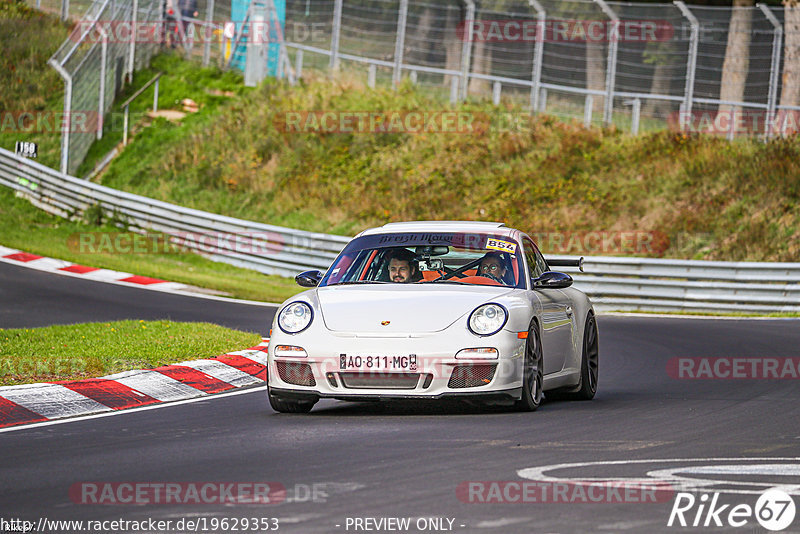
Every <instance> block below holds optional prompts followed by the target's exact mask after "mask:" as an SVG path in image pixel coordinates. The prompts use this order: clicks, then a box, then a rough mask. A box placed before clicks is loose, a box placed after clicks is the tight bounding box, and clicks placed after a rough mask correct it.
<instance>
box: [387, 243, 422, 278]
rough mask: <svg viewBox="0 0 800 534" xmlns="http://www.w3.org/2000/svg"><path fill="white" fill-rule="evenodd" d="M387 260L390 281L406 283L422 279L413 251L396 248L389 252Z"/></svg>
mask: <svg viewBox="0 0 800 534" xmlns="http://www.w3.org/2000/svg"><path fill="white" fill-rule="evenodd" d="M388 260H389V263H388V264H387V268H388V270H389V280H391V281H392V282H398V283H401V284H408V283H410V282H418V281H419V280H421V279H422V276H421V274H420V272H419V269H418V268H417V262H416V260H415V259H414V253H413V252H411V251H409V250H407V249H404V248H398V249H395V250H393V251H392V252H390V253H389V256H388Z"/></svg>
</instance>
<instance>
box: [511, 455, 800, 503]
mask: <svg viewBox="0 0 800 534" xmlns="http://www.w3.org/2000/svg"><path fill="white" fill-rule="evenodd" d="M700 462H703V463H706V464H713V463H714V462H726V463H732V464H734V465H731V466H728V467H729V469H730V471H724V470H717V471H716V472H715V473H718V474H723V473H728V472H730V473H731V474H733V473H734V472H736V473H737V474H738V473H739V472H743V473H745V474H753V475H758V476H763V475H765V474H767V473H766V470H769V471H770V472H771V473H773V474H774V470H775V469H777V468H776V467H775V466H774V464H773V465H771V466H770V467H767V468H765V464H766V462H786V463H785V464H784V465H785V466H786V469H787V472H788V473H789V476H797V472H798V471H799V470H800V457H770V458H666V459H653V460H614V461H601V462H578V463H566V464H553V465H545V466H539V467H528V468H525V469H520V470H518V471H517V475H519V476H520V477H522V478H526V479H529V480H536V481H539V482H554V483H555V482H572V483H576V484H577V483H590V482H625V481H630V482H631V483H632V484H638V485H641V486H645V485H652V486H654V487H663V489H668V488H672V489H674V490H676V491H695V490H698V489H709V487H710V486H713V485H716V484H721V485H725V486H756V487H772V486H781V487H784V488H788V489H785V490H784V491H786V492H787V493H790V494H792V495H800V485H797V484H793V485H789V486H787V485H786V483H785V481H780V482H775V481H772V482H769V483H764V482H746V481H737V480H714V479H692V478H689V477H680V476H677V475H674V473H675V472H689V471H690V470H691V469H693V468H692V466H690V465H687V464H697V463H700ZM789 462H793V463H789ZM657 463H672V464H678V465H679V466H680V467H675V468H670V469H663V470H651V471H649V472H647V473H646V474H643V475H640V476H636V477H631V476H619V477H613V476H612V477H582V476H574V475H573V476H567V477H558V476H551V475H548V474H546V473H548V472H552V471H558V470H563V469H573V470H574V469H578V468H581V467H589V468H597V467H605V466H616V465H636V464H657ZM681 464H682V465H681ZM699 467H700V469H705V470H708V469H710V470H712V471H713V470H714V469H717V468H718V466H707V465H706V466H699ZM737 468H738V471H736V469H737ZM653 475H655V476H653ZM648 476H650V477H651V478H649V479H648V478H646V477H648ZM661 477H663V478H661ZM713 491H716V492H719V493H728V494H744V495H758V494H760V493H761V490H757V489H755V490H745V489H730V488H713Z"/></svg>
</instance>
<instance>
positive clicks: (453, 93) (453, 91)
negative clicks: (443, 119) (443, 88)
mask: <svg viewBox="0 0 800 534" xmlns="http://www.w3.org/2000/svg"><path fill="white" fill-rule="evenodd" d="M460 85H461V78H456V77H455V76H453V77H452V78H450V103H451V104H455V103H456V102H458V92H459V86H460Z"/></svg>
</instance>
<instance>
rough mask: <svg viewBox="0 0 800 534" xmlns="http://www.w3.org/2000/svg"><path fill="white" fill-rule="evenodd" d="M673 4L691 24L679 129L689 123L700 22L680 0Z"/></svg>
mask: <svg viewBox="0 0 800 534" xmlns="http://www.w3.org/2000/svg"><path fill="white" fill-rule="evenodd" d="M675 5H676V6H678V9H680V10H681V13H682V14H683V16H684V17H686V19H687V20H688V21H689V25H690V26H691V29H692V30H691V36H690V38H689V61H688V63H687V64H686V88H685V89H684V92H683V104H682V109H681V117H680V125H681V129H683V127H684V126H686V127H688V125H689V124H691V117H692V103H693V100H694V78H695V74H696V71H697V47H698V41H699V39H700V23H699V22H698V21H697V17H695V16H694V14H693V13H692V12H691V11H689V8H688V7H686V4H684V3H683V2H681V1H680V0H675Z"/></svg>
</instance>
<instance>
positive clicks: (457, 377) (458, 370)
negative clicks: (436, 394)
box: [447, 364, 497, 389]
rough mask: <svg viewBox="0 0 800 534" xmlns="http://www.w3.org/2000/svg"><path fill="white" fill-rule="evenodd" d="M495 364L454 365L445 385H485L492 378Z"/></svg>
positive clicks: (466, 386) (459, 387)
mask: <svg viewBox="0 0 800 534" xmlns="http://www.w3.org/2000/svg"><path fill="white" fill-rule="evenodd" d="M496 367H497V366H496V365H493V364H492V365H485V364H483V365H471V364H470V365H456V366H455V367H454V368H453V373H452V374H451V375H450V381H449V382H448V383H447V387H449V388H451V389H462V388H476V387H478V386H485V385H486V384H488V383H489V382H491V381H492V378H494V370H495V368H496Z"/></svg>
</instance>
